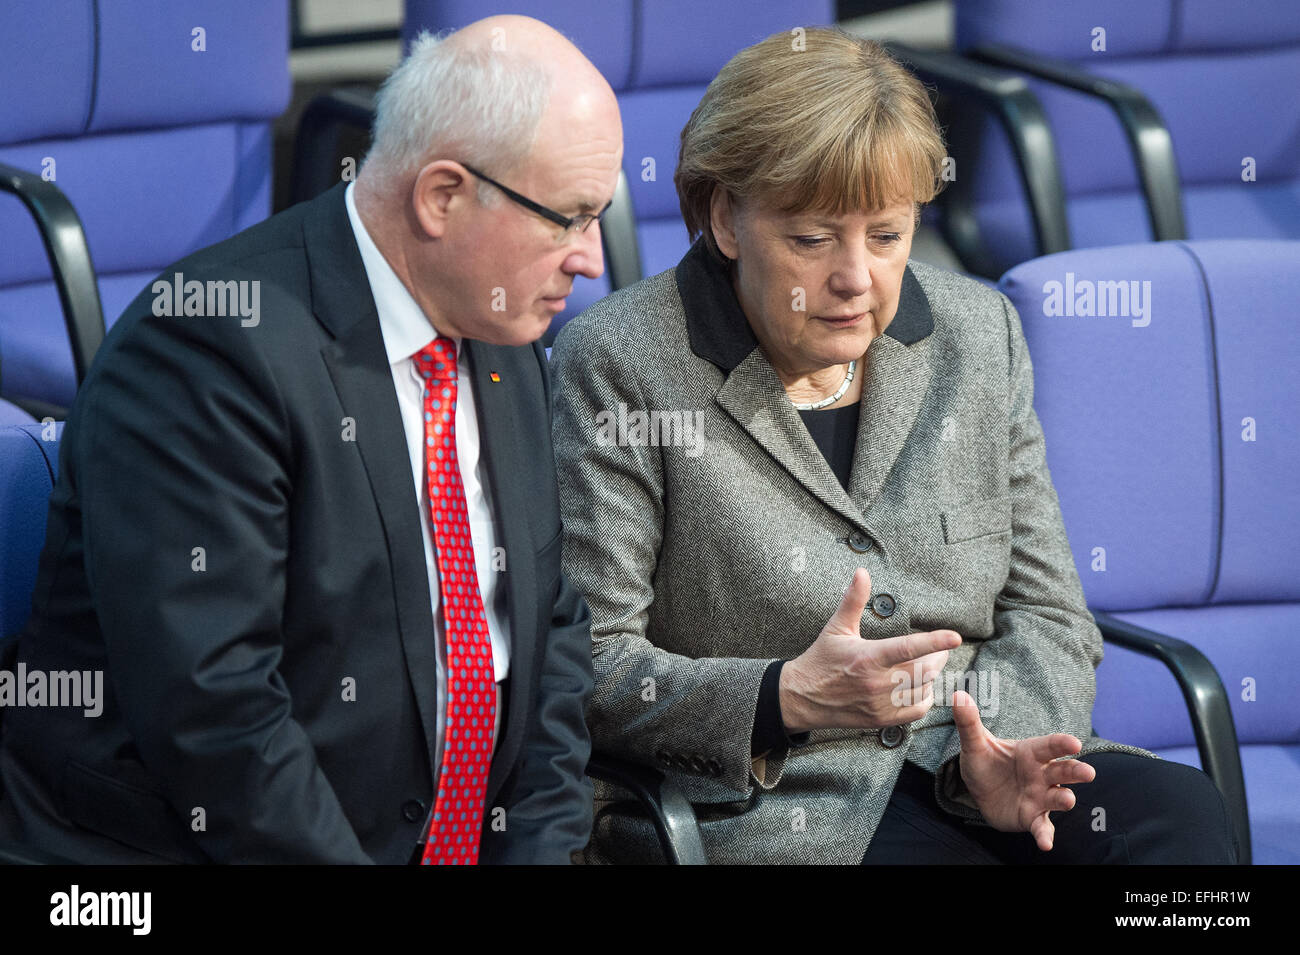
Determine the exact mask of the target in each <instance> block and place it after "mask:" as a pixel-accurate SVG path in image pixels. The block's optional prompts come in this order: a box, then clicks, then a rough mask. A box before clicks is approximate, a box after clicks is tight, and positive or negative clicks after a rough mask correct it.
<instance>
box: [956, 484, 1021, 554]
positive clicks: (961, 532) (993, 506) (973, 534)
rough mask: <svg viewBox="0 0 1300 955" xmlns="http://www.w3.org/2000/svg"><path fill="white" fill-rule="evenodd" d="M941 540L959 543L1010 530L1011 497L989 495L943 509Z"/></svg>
mask: <svg viewBox="0 0 1300 955" xmlns="http://www.w3.org/2000/svg"><path fill="white" fill-rule="evenodd" d="M941 520H942V521H943V540H944V543H946V544H959V543H961V542H962V541H968V540H974V539H975V538H977V537H988V536H991V535H993V534H1003V533H1009V532H1010V531H1011V498H1010V497H1008V496H1003V497H990V498H986V499H985V500H982V501H973V502H971V503H969V504H963V505H961V506H960V507H957V508H954V509H952V510H948V511H944V512H943V515H942V517H941Z"/></svg>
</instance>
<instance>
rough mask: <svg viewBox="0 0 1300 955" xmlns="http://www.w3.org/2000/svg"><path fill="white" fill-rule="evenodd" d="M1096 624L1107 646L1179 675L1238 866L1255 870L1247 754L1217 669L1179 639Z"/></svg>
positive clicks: (1114, 623)
mask: <svg viewBox="0 0 1300 955" xmlns="http://www.w3.org/2000/svg"><path fill="white" fill-rule="evenodd" d="M1093 619H1094V620H1096V621H1097V627H1098V629H1100V630H1101V635H1102V636H1103V637H1104V638H1105V639H1106V640H1108V641H1110V642H1111V643H1114V644H1116V645H1118V646H1121V647H1126V648H1127V649H1129V650H1134V651H1136V652H1138V653H1141V654H1143V655H1144V656H1149V657H1155V658H1156V659H1157V660H1159V661H1160V662H1161V663H1163V664H1164V665H1165V666H1167V667H1168V668H1169V669H1170V671H1171V672H1172V673H1173V675H1174V679H1176V680H1177V681H1178V688H1179V689H1180V690H1182V693H1183V699H1184V700H1186V701H1187V711H1188V715H1190V716H1191V719H1192V731H1193V732H1194V733H1195V735H1196V749H1197V751H1198V752H1199V753H1200V756H1201V766H1202V768H1203V769H1204V770H1205V773H1206V775H1208V776H1209V777H1210V778H1211V779H1213V780H1214V782H1215V785H1217V786H1218V787H1219V792H1221V793H1222V794H1223V798H1224V801H1225V802H1226V803H1227V805H1228V815H1229V816H1230V817H1231V818H1232V825H1233V828H1234V829H1235V830H1236V833H1237V843H1238V848H1239V858H1238V861H1239V863H1240V864H1241V865H1250V856H1251V853H1250V817H1249V814H1248V812H1247V808H1246V781H1245V778H1244V777H1243V775H1242V772H1241V752H1240V750H1238V748H1237V727H1236V724H1234V723H1233V721H1232V710H1231V709H1230V708H1229V706H1228V694H1227V692H1226V691H1225V690H1224V689H1223V681H1222V680H1220V679H1219V672H1218V671H1217V670H1216V669H1214V664H1212V663H1211V662H1210V661H1209V659H1208V658H1207V657H1206V656H1205V654H1203V653H1202V652H1201V651H1200V650H1198V649H1197V648H1196V647H1194V646H1192V645H1191V644H1190V643H1187V642H1186V641H1184V640H1179V639H1177V638H1176V637H1170V636H1167V635H1165V634H1163V633H1157V632H1155V631H1154V630H1147V629H1146V628H1145V627H1139V626H1137V625H1135V624H1131V623H1127V622H1125V621H1123V620H1120V619H1118V618H1116V617H1113V616H1111V615H1110V614H1108V613H1094V614H1093Z"/></svg>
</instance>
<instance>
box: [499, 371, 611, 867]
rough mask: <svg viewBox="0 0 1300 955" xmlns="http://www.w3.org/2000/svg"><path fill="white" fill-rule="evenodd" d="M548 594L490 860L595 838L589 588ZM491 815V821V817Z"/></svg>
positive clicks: (562, 854) (562, 849)
mask: <svg viewBox="0 0 1300 955" xmlns="http://www.w3.org/2000/svg"><path fill="white" fill-rule="evenodd" d="M537 352H538V359H539V361H540V363H541V366H542V369H541V370H542V380H543V382H546V390H547V393H546V400H547V404H548V406H549V405H550V402H551V394H550V384H549V381H550V379H549V371H548V368H547V365H546V357H545V353H544V352H542V351H541V348H540V346H538V347H537ZM546 464H547V465H548V466H549V464H550V462H546ZM546 597H547V599H548V600H550V601H551V626H550V630H549V632H548V633H547V634H546V635H545V642H544V644H543V645H542V646H541V647H540V653H539V658H538V662H539V666H540V670H541V677H540V685H539V690H538V694H537V696H536V700H537V704H536V707H535V708H534V711H533V712H532V713H530V714H528V717H527V718H528V720H529V723H528V735H527V737H526V739H525V740H524V753H523V759H522V762H521V765H520V769H519V771H518V774H517V778H516V781H515V784H514V785H513V787H512V789H511V793H512V801H511V802H510V804H509V805H508V806H507V807H506V829H505V832H504V833H503V834H502V836H503V838H501V839H500V840H499V842H498V844H497V847H496V848H494V849H493V851H492V853H491V854H490V856H489V857H488V858H487V859H485V861H487V862H491V863H505V864H525V863H537V864H568V863H569V862H571V861H572V858H571V856H572V853H574V852H578V851H580V850H582V849H583V847H585V846H586V844H587V840H588V839H589V838H590V837H591V825H592V809H593V804H592V785H591V780H590V779H589V778H588V777H587V761H588V759H589V758H590V757H591V735H590V733H589V732H588V730H587V722H586V708H587V703H588V701H589V700H590V699H591V690H592V670H591V619H590V617H589V616H588V613H587V604H586V602H585V601H584V600H583V599H582V595H581V594H580V593H578V591H577V590H576V589H575V588H574V587H573V586H572V585H571V584H570V583H569V582H568V580H567V579H566V578H565V577H564V575H563V574H561V575H560V576H559V578H558V582H557V584H556V588H555V591H554V593H553V594H548V595H546ZM489 812H490V810H489ZM485 822H486V824H487V825H491V819H490V818H489V819H487V820H485Z"/></svg>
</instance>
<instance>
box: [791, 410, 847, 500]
mask: <svg viewBox="0 0 1300 955" xmlns="http://www.w3.org/2000/svg"><path fill="white" fill-rule="evenodd" d="M859 407H861V405H860V404H859V402H856V401H853V402H850V403H849V404H847V405H844V406H843V407H840V408H823V409H822V410H820V411H800V412H799V417H800V418H802V419H803V423H804V427H805V428H807V429H808V433H809V434H810V435H812V439H813V441H814V442H816V444H817V449H818V450H819V451H821V453H822V457H824V458H825V459H826V463H827V464H829V465H830V466H831V470H832V471H834V472H835V476H836V477H837V478H839V479H840V483H841V484H842V485H844V490H846V491H847V490H848V489H849V471H850V470H852V468H853V449H854V447H855V446H856V445H857V443H858V408H859Z"/></svg>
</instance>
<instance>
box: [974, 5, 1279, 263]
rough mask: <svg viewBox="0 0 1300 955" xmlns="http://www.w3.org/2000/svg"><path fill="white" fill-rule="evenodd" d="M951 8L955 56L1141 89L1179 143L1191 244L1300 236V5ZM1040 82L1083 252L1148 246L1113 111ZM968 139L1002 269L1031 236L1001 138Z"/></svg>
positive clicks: (980, 128) (979, 203)
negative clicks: (1002, 51) (1027, 64)
mask: <svg viewBox="0 0 1300 955" xmlns="http://www.w3.org/2000/svg"><path fill="white" fill-rule="evenodd" d="M955 12H956V24H955V37H956V44H957V47H958V49H959V50H962V51H965V50H969V49H971V48H973V47H976V46H979V45H981V44H998V45H1002V46H1010V47H1018V48H1020V49H1024V50H1029V51H1031V52H1033V53H1036V54H1039V55H1041V56H1045V57H1050V58H1052V59H1056V60H1060V61H1065V62H1068V63H1069V64H1071V65H1073V66H1075V67H1078V68H1082V69H1084V70H1087V71H1089V72H1091V73H1094V74H1097V75H1099V76H1104V77H1107V78H1110V79H1114V80H1117V81H1119V82H1122V83H1125V84H1128V85H1129V86H1133V87H1135V88H1137V89H1138V90H1140V91H1142V92H1143V93H1145V94H1146V96H1147V97H1148V98H1149V99H1150V100H1151V102H1152V103H1153V104H1154V106H1155V107H1156V109H1157V111H1158V112H1159V113H1160V114H1161V116H1162V117H1163V119H1164V122H1165V124H1166V125H1167V127H1168V129H1169V133H1170V137H1171V139H1172V141H1173V146H1174V150H1175V156H1176V159H1177V163H1178V171H1179V176H1180V178H1181V181H1182V186H1183V205H1184V212H1185V216H1186V223H1187V234H1188V236H1189V237H1190V238H1192V239H1212V238H1300V150H1297V149H1296V148H1295V144H1296V141H1297V136H1300V99H1298V98H1297V97H1296V95H1295V90H1296V88H1297V85H1298V84H1300V5H1297V4H1290V3H1285V4H1259V3H1250V2H1242V0H1236V2H1233V0H1228V2H1225V0H1144V2H1142V3H1134V2H1133V0H1094V2H1090V3H1086V4H1084V3H1044V2H1042V0H962V2H961V3H959V4H956V5H955ZM1031 86H1032V88H1033V90H1034V92H1035V93H1037V95H1038V97H1039V99H1040V100H1041V101H1042V104H1043V108H1044V110H1045V111H1046V112H1047V115H1048V117H1049V120H1050V121H1051V124H1052V128H1053V132H1054V134H1055V136H1056V140H1057V154H1058V156H1059V159H1060V163H1061V177H1062V180H1063V183H1064V186H1065V190H1066V193H1067V207H1068V211H1069V218H1070V230H1071V233H1072V236H1073V239H1074V244H1075V246H1076V247H1078V248H1089V247H1095V246H1102V245H1114V244H1122V243H1129V242H1140V241H1145V240H1149V239H1151V238H1152V234H1151V227H1150V223H1149V221H1148V219H1147V214H1146V207H1145V205H1144V202H1143V197H1142V194H1141V190H1140V187H1139V183H1138V178H1137V173H1136V169H1135V166H1134V163H1133V160H1132V154H1131V151H1130V149H1129V146H1128V144H1127V141H1126V140H1125V137H1124V133H1123V131H1122V129H1121V127H1120V125H1119V123H1118V121H1117V120H1116V118H1115V116H1114V114H1113V113H1112V112H1111V110H1110V109H1109V108H1108V107H1107V106H1106V105H1105V104H1104V103H1102V102H1101V101H1100V100H1097V99H1093V98H1090V97H1087V96H1085V95H1083V94H1080V93H1077V92H1072V91H1065V90H1062V89H1060V88H1059V87H1053V86H1050V85H1048V84H1045V83H1042V82H1038V81H1031ZM963 130H964V132H959V133H958V134H957V135H958V136H961V137H964V138H965V139H967V140H973V141H974V142H973V145H974V147H975V148H974V151H973V155H974V160H973V164H972V167H971V168H970V169H969V172H968V173H967V174H968V175H970V176H971V177H972V179H971V182H972V192H973V196H974V198H975V211H976V214H977V219H978V221H979V224H980V228H981V231H982V232H983V233H984V234H985V239H986V242H987V243H988V244H991V245H993V246H994V249H993V250H992V251H994V252H995V253H996V254H997V255H998V257H999V260H1000V261H1001V262H1002V263H1003V265H1004V267H1006V266H1010V265H1012V264H1014V263H1016V262H1020V261H1024V260H1025V259H1027V258H1028V257H1030V256H1032V255H1033V248H1032V231H1031V230H1030V229H1029V227H1028V217H1027V213H1026V212H1025V210H1024V204H1023V190H1022V187H1021V185H1020V183H1019V181H1018V179H1017V176H1016V169H1015V165H1014V163H1013V162H1012V161H1011V158H1010V152H1009V148H1008V144H1007V142H1006V139H1005V136H1004V135H1003V134H1002V132H1001V130H1000V129H999V128H998V127H997V126H996V124H994V123H993V122H991V121H981V122H978V123H974V124H971V126H970V127H969V128H967V127H963ZM961 145H962V144H961V143H958V144H956V145H955V146H954V148H958V147H959V146H961ZM969 145H971V143H967V146H968V147H969ZM959 174H961V173H959Z"/></svg>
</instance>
